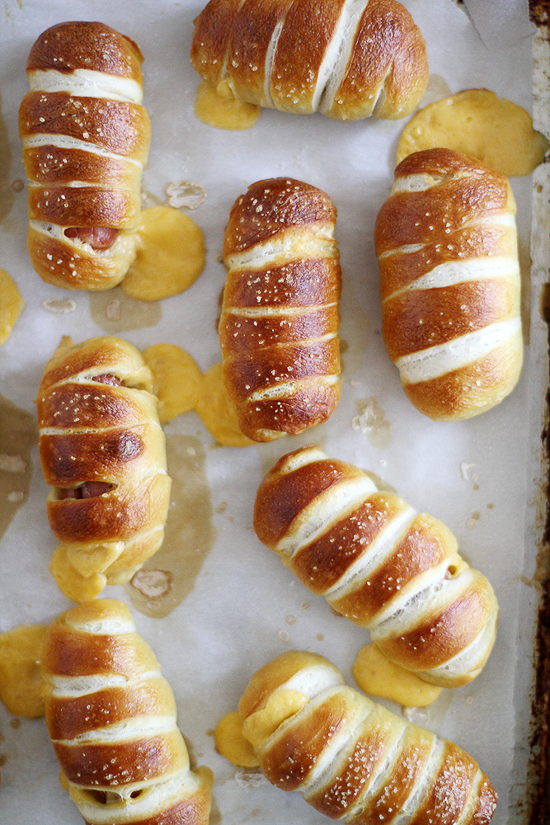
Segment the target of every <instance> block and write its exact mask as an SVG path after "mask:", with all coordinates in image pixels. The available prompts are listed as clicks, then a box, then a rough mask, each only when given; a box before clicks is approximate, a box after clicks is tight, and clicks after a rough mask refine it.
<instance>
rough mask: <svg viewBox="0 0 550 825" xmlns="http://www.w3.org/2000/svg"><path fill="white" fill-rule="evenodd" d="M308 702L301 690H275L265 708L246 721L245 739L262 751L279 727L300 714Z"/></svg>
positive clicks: (243, 730) (244, 725) (243, 729)
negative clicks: (296, 714)
mask: <svg viewBox="0 0 550 825" xmlns="http://www.w3.org/2000/svg"><path fill="white" fill-rule="evenodd" d="M307 702H309V699H308V697H307V696H306V694H305V693H302V692H301V691H299V690H292V689H290V688H279V689H278V690H275V691H274V692H273V693H272V694H271V696H270V697H269V698H268V700H267V702H266V703H265V705H264V706H263V707H261V708H260V709H259V710H257V711H256V712H255V713H251V714H250V716H248V717H247V718H246V719H245V720H244V722H243V724H242V732H243V734H244V736H245V738H246V739H248V741H249V742H250V744H251V745H252V747H253V748H254V749H261V748H262V747H263V745H265V743H266V741H267V740H268V739H269V737H270V736H271V734H272V733H274V732H275V731H276V730H277V728H278V727H279V725H281V724H282V723H283V722H284V721H285V720H286V719H289V718H290V717H291V716H294V714H295V713H298V711H299V710H301V709H302V708H303V706H304V705H305V704H307Z"/></svg>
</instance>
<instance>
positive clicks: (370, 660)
mask: <svg viewBox="0 0 550 825" xmlns="http://www.w3.org/2000/svg"><path fill="white" fill-rule="evenodd" d="M352 672H353V678H354V679H355V681H356V682H357V684H358V685H359V687H360V688H361V690H362V691H363V692H364V693H368V694H370V695H371V696H380V697H382V698H384V699H391V700H392V701H394V702H397V703H398V704H400V705H403V706H404V707H408V708H422V707H426V705H431V703H432V702H435V700H436V699H437V697H438V696H439V694H440V693H441V690H442V688H440V687H436V686H435V685H429V684H428V683H427V682H424V681H423V680H422V679H420V677H418V676H416V675H415V674H414V673H411V671H410V670H405V668H404V667H400V666H399V665H396V664H394V663H393V662H390V660H389V659H387V658H386V656H384V654H383V653H382V652H381V651H380V650H379V649H378V648H377V647H376V645H373V644H369V645H365V647H362V648H361V650H360V651H359V653H358V655H357V658H356V660H355V662H354V665H353V669H352Z"/></svg>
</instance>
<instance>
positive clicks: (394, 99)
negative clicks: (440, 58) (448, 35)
mask: <svg viewBox="0 0 550 825" xmlns="http://www.w3.org/2000/svg"><path fill="white" fill-rule="evenodd" d="M428 74H429V72H428V64H427V60H426V44H425V42H424V38H423V37H422V34H421V33H420V30H419V28H418V26H415V24H414V21H413V19H412V17H411V15H410V14H409V12H408V11H407V10H406V9H405V8H404V7H403V6H402V5H401V4H400V3H397V2H395V0H370V2H369V3H368V4H367V7H366V9H365V11H364V12H363V15H362V18H361V21H360V24H359V26H358V29H357V33H356V37H355V41H354V45H353V49H352V52H351V56H350V59H349V62H348V65H347V67H346V73H345V76H344V79H343V81H342V83H341V84H340V87H339V88H338V91H337V92H336V94H335V96H334V103H333V105H332V108H331V111H330V113H329V114H330V117H333V118H336V119H338V120H340V119H341V117H342V116H341V112H343V113H344V118H345V119H347V118H348V117H350V116H349V115H348V114H347V113H348V111H352V112H353V115H352V119H354V120H357V119H359V118H362V117H369V116H370V115H371V114H374V115H375V116H376V117H377V118H382V119H389V120H396V119H398V118H401V117H405V115H407V114H409V113H410V112H412V110H413V109H414V108H415V106H416V105H417V104H418V103H419V102H420V99H421V98H422V96H423V94H424V92H425V91H426V86H427V84H428ZM379 89H381V92H378V90H379ZM378 94H380V97H379V99H378V101H377V102H376V106H375V109H374V110H373V109H372V106H373V100H372V98H373V96H374V98H375V99H376V96H377V95H378Z"/></svg>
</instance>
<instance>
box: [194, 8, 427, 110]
mask: <svg viewBox="0 0 550 825" xmlns="http://www.w3.org/2000/svg"><path fill="white" fill-rule="evenodd" d="M350 5H351V4H350V3H346V2H345V0H330V2H326V0H294V2H291V0H210V2H209V3H208V5H207V6H206V8H205V9H203V11H202V12H201V14H200V15H199V16H198V18H197V19H196V20H195V33H194V37H193V44H192V48H191V63H192V65H193V66H194V68H195V69H196V71H197V72H198V73H199V74H200V75H201V76H202V77H203V78H204V79H205V80H207V81H208V82H209V83H211V85H213V86H214V87H217V86H218V84H220V83H222V82H226V83H228V84H229V87H230V89H231V91H232V92H233V94H234V96H235V97H236V98H237V99H238V100H244V101H247V102H249V103H254V104H257V105H260V106H268V107H272V108H275V109H279V110H281V111H287V112H297V113H299V114H310V113H312V112H315V111H321V112H322V113H323V114H326V115H328V116H329V117H331V118H334V119H337V120H357V119H360V118H365V117H369V116H370V115H371V114H375V116H376V117H384V118H399V117H404V116H405V115H406V114H408V113H409V112H410V111H412V109H413V108H414V107H415V106H416V105H417V103H418V102H419V101H420V98H421V97H422V95H423V94H424V91H425V89H426V86H427V82H428V64H427V58H426V47H425V43H424V39H423V37H422V35H421V33H420V31H419V30H418V28H417V26H415V24H414V22H413V20H412V18H411V16H410V14H409V12H408V11H407V10H406V9H405V8H404V7H403V6H402V5H401V4H400V3H398V2H396V0H370V2H368V0H365V3H364V4H363V5H358V4H356V5H355V7H354V8H353V9H352V10H351V13H350ZM342 20H344V21H345V22H344V24H343V25H342Z"/></svg>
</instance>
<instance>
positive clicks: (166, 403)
mask: <svg viewBox="0 0 550 825" xmlns="http://www.w3.org/2000/svg"><path fill="white" fill-rule="evenodd" d="M143 358H144V359H145V363H146V364H147V366H148V367H149V369H150V370H151V372H152V373H153V376H154V392H155V395H156V396H157V398H158V400H159V408H158V412H159V420H160V423H161V424H167V423H168V422H169V421H171V420H172V419H173V418H176V417H177V416H178V415H182V413H185V412H189V410H194V409H195V405H196V403H197V401H198V400H199V396H200V393H201V388H202V372H201V371H200V369H199V367H198V366H197V365H196V363H195V362H194V361H193V359H192V358H191V356H190V355H189V353H187V352H186V351H185V350H183V349H181V347H177V346H176V345H175V344H155V345H153V346H152V347H148V348H147V349H146V350H145V351H144V353H143Z"/></svg>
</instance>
